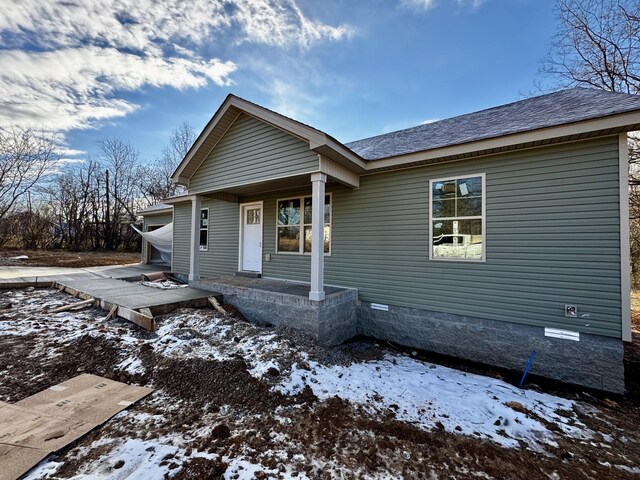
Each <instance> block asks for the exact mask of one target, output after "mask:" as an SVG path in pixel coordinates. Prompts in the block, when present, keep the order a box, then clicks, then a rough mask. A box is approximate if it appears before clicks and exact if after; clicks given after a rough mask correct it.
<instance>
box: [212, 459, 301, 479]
mask: <svg viewBox="0 0 640 480" xmlns="http://www.w3.org/2000/svg"><path fill="white" fill-rule="evenodd" d="M269 453H272V452H265V454H266V456H271V455H269ZM224 461H225V462H227V464H228V466H227V470H226V472H224V477H223V478H224V479H225V480H231V479H238V480H252V479H255V478H257V477H256V473H257V472H263V473H265V474H266V475H267V476H266V477H265V478H278V479H282V480H292V479H294V478H296V479H300V480H308V479H309V477H307V475H305V473H304V472H299V473H298V474H297V475H296V476H295V477H294V476H293V475H292V474H291V472H289V471H288V470H287V471H286V472H280V471H279V470H278V469H277V468H268V467H265V466H263V465H261V464H259V463H252V462H250V461H248V460H246V459H244V458H234V459H229V458H226V457H225V458H224Z"/></svg>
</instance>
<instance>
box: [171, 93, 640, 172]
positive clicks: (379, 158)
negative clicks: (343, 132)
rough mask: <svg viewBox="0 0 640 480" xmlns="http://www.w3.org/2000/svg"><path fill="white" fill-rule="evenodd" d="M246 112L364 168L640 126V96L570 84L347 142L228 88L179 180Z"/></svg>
mask: <svg viewBox="0 0 640 480" xmlns="http://www.w3.org/2000/svg"><path fill="white" fill-rule="evenodd" d="M241 113H246V114H248V115H251V116H253V117H255V118H257V119H258V120H261V121H263V122H265V123H267V124H270V125H272V126H274V127H276V128H279V129H280V130H283V131H285V132H287V133H289V134H291V135H293V136H295V137H297V138H300V139H301V140H303V141H306V142H308V143H309V149H310V150H313V151H315V152H317V153H318V154H321V155H323V156H325V157H327V158H329V159H331V160H333V161H335V162H336V163H338V164H340V165H342V166H345V167H347V168H349V169H351V170H353V171H354V172H356V173H357V174H363V173H365V172H375V171H381V170H387V169H393V168H399V167H402V166H417V165H425V164H428V163H434V162H440V161H450V160H458V159H463V158H470V157H473V156H478V155H488V154H493V153H499V152H504V151H508V150H513V149H516V148H529V147H536V146H540V145H546V144H549V143H556V142H563V141H572V140H577V139H582V138H589V137H592V136H601V135H613V134H617V133H620V132H624V131H630V130H640V95H630V94H626V93H615V92H606V91H603V90H594V89H586V88H571V89H568V90H561V91H559V92H554V93H550V94H546V95H541V96H538V97H532V98H528V99H525V100H520V101H518V102H513V103H509V104H506V105H501V106H498V107H493V108H489V109H486V110H481V111H478V112H474V113H468V114H465V115H460V116H457V117H452V118H448V119H445V120H439V121H437V122H433V123H428V124H425V125H418V126H416V127H412V128H407V129H404V130H399V131H396V132H391V133H386V134H383V135H377V136H374V137H370V138H365V139H362V140H356V141H354V142H350V143H347V144H342V143H340V142H339V141H338V140H336V139H335V138H333V137H332V136H330V135H328V134H327V133H325V132H323V131H321V130H318V129H316V128H314V127H312V126H310V125H306V124H304V123H302V122H299V121H297V120H295V119H292V118H289V117H286V116H285V115H282V114H280V113H277V112H274V111H273V110H269V109H268V108H265V107H262V106H260V105H257V104H255V103H252V102H250V101H248V100H245V99H243V98H240V97H237V96H235V95H232V94H229V95H228V96H227V97H226V99H225V100H224V102H223V103H222V105H221V106H220V108H219V109H218V110H217V111H216V113H215V114H214V116H213V117H212V118H211V120H210V121H209V123H208V124H207V125H206V127H205V128H204V130H203V131H202V132H201V133H200V135H199V136H198V138H197V139H196V141H195V142H194V144H193V145H192V147H191V148H190V149H189V152H188V153H187V155H186V156H185V158H184V159H183V160H182V162H181V163H180V165H179V166H178V168H177V169H176V171H175V172H174V173H173V175H172V179H173V181H174V182H176V183H180V184H186V183H187V182H188V181H189V179H190V178H191V176H192V175H193V174H194V173H195V172H196V171H197V170H198V168H199V167H200V165H202V163H203V162H204V160H205V159H206V158H207V157H208V156H209V154H210V153H211V151H212V150H213V149H214V148H215V146H216V145H217V143H218V142H219V141H220V139H221V138H222V136H223V135H224V134H225V133H226V131H227V130H228V129H229V127H230V126H231V125H232V124H233V123H234V121H235V120H236V118H237V117H238V116H239V115H240V114H241Z"/></svg>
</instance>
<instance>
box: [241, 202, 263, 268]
mask: <svg viewBox="0 0 640 480" xmlns="http://www.w3.org/2000/svg"><path fill="white" fill-rule="evenodd" d="M258 205H259V206H260V270H259V271H258V273H260V274H262V268H263V251H264V201H262V200H260V201H258V202H247V203H241V204H240V205H238V207H239V211H240V215H239V219H238V229H239V232H238V271H239V272H243V271H244V269H243V268H242V251H243V247H244V228H243V227H244V212H245V209H246V208H247V207H255V206H258Z"/></svg>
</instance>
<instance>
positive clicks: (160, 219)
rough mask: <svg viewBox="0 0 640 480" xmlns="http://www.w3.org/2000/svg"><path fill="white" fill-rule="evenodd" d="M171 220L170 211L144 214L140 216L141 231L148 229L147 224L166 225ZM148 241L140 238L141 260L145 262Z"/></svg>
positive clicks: (146, 259)
mask: <svg viewBox="0 0 640 480" xmlns="http://www.w3.org/2000/svg"><path fill="white" fill-rule="evenodd" d="M172 221H173V214H172V213H159V214H157V215H145V216H143V218H142V231H143V232H146V231H148V230H147V229H148V227H149V226H158V225H162V226H164V225H166V224H168V223H171V222H172ZM148 245H149V244H148V243H147V241H146V240H144V239H143V240H142V261H143V262H147V261H148V257H147V255H148V254H147V251H148Z"/></svg>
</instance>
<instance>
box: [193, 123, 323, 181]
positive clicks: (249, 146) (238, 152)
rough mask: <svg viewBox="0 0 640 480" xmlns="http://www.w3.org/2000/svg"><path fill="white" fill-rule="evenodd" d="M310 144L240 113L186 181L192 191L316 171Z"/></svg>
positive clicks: (316, 163) (317, 163) (315, 155)
mask: <svg viewBox="0 0 640 480" xmlns="http://www.w3.org/2000/svg"><path fill="white" fill-rule="evenodd" d="M318 168H319V159H318V154H317V153H315V152H312V151H310V150H309V144H308V143H306V142H303V141H302V140H300V139H298V138H296V137H293V136H291V135H289V134H287V133H285V132H283V131H282V130H279V129H277V128H275V127H272V126H271V125H268V124H266V123H264V122H261V121H259V120H256V119H255V118H253V117H251V116H249V115H246V114H241V115H240V116H239V117H238V118H237V119H236V121H235V122H234V123H233V125H231V127H229V130H228V131H227V133H226V134H225V135H224V136H223V137H222V138H221V139H220V142H219V143H218V144H217V145H216V147H215V148H214V149H213V151H212V152H211V154H209V156H208V157H207V159H206V160H205V161H204V162H203V164H202V165H201V166H200V168H199V169H198V170H197V171H196V172H195V173H194V174H193V176H192V177H191V180H190V182H189V191H190V192H191V193H198V192H205V191H211V190H218V189H221V188H225V187H230V186H233V185H244V184H247V183H252V182H261V181H265V180H269V179H276V178H281V177H286V176H295V175H301V174H304V173H311V172H315V171H318Z"/></svg>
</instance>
